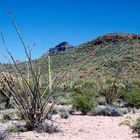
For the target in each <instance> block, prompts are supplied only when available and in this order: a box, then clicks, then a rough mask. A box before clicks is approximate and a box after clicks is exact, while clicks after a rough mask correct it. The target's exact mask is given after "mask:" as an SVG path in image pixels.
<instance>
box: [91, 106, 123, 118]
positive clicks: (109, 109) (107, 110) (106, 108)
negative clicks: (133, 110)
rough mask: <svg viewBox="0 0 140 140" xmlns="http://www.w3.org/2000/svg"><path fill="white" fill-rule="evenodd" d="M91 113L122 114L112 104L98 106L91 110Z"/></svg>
mask: <svg viewBox="0 0 140 140" xmlns="http://www.w3.org/2000/svg"><path fill="white" fill-rule="evenodd" d="M91 115H104V116H122V115H123V112H122V111H121V110H120V109H118V108H116V107H112V106H109V105H108V106H98V107H97V108H95V109H94V110H92V112H91Z"/></svg>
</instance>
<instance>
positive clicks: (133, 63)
mask: <svg viewBox="0 0 140 140" xmlns="http://www.w3.org/2000/svg"><path fill="white" fill-rule="evenodd" d="M42 59H44V57H41V58H40V59H39V60H38V62H37V63H41V62H42ZM82 64H84V66H83V67H82V68H80V66H81V65H82ZM19 65H20V66H21V67H22V69H23V71H24V73H25V74H26V70H27V68H26V66H25V63H20V64H19ZM70 65H72V67H71V68H70V69H71V70H70V72H69V73H68V76H71V73H72V72H73V71H74V70H76V69H79V68H80V70H79V72H78V74H76V75H74V77H75V79H79V78H80V79H92V78H93V71H95V70H96V71H98V72H99V73H100V74H102V75H115V76H117V77H118V78H123V79H130V78H131V79H140V35H134V34H120V33H116V34H107V35H104V36H101V37H98V38H97V39H95V40H92V41H88V42H86V43H84V44H81V45H79V46H77V47H73V48H70V49H68V50H66V51H62V52H59V53H57V54H55V55H51V66H52V72H53V75H56V74H58V75H61V74H62V73H63V72H64V71H65V70H66V69H68V68H69V67H70ZM45 66H46V67H47V63H46V65H45ZM6 67H9V70H10V71H12V69H11V68H10V66H9V65H6ZM45 73H47V71H45Z"/></svg>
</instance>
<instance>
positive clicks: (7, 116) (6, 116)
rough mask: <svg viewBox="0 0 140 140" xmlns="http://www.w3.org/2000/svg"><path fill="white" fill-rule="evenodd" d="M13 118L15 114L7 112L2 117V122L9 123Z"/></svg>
mask: <svg viewBox="0 0 140 140" xmlns="http://www.w3.org/2000/svg"><path fill="white" fill-rule="evenodd" d="M12 117H13V113H11V112H6V113H4V114H3V116H2V120H3V121H9V120H11V119H12Z"/></svg>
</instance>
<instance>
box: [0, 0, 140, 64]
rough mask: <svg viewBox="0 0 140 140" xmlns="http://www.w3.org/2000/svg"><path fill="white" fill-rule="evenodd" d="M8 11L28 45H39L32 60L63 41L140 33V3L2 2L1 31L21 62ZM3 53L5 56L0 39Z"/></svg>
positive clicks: (86, 0) (106, 0)
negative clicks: (111, 34)
mask: <svg viewBox="0 0 140 140" xmlns="http://www.w3.org/2000/svg"><path fill="white" fill-rule="evenodd" d="M9 10H10V11H12V13H13V16H14V18H15V20H16V23H17V25H18V27H19V28H20V31H21V34H22V35H23V38H24V40H25V42H26V43H27V45H30V46H31V45H32V44H33V43H34V42H36V48H35V49H34V52H33V53H34V55H33V58H37V57H39V56H41V55H42V54H43V52H45V51H46V50H48V49H49V48H51V47H54V46H55V45H57V44H58V43H60V42H62V41H68V42H69V43H70V44H72V45H78V44H81V43H83V42H85V41H88V40H92V39H94V38H96V37H98V36H100V35H103V34H107V33H114V32H124V33H136V34H139V33H140V0H0V28H2V30H3V33H4V36H5V39H6V42H7V45H8V48H9V49H10V51H11V52H12V53H13V55H14V57H15V59H20V60H21V61H23V60H24V59H25V55H24V53H23V49H22V45H21V43H20V41H19V38H18V36H17V34H16V33H15V30H14V28H13V26H12V24H11V21H10V19H9V16H8V14H7V11H9ZM0 51H3V52H4V53H5V51H4V49H3V45H2V43H1V39H0ZM0 61H1V62H5V60H4V58H3V57H2V56H0Z"/></svg>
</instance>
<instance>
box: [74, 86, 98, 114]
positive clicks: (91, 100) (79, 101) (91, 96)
mask: <svg viewBox="0 0 140 140" xmlns="http://www.w3.org/2000/svg"><path fill="white" fill-rule="evenodd" d="M95 102H97V94H96V92H94V90H93V89H91V88H86V87H81V88H76V89H75V92H74V93H73V94H72V96H71V104H72V107H73V108H75V109H76V110H78V111H81V112H82V114H87V112H89V111H90V110H92V109H93V108H94V107H95Z"/></svg>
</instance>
